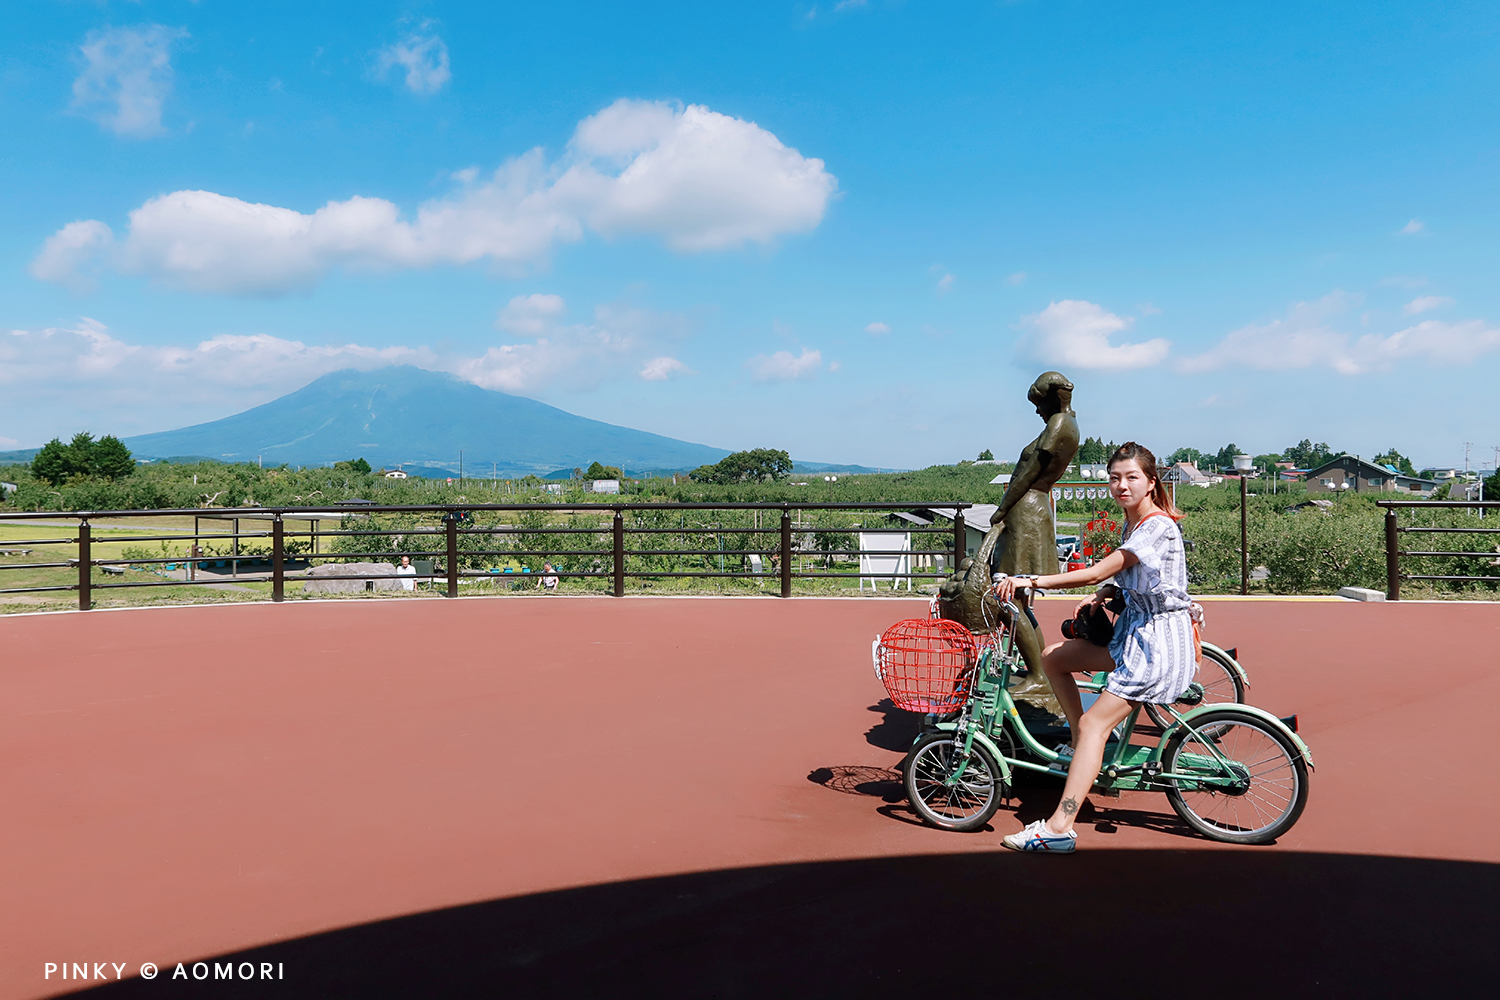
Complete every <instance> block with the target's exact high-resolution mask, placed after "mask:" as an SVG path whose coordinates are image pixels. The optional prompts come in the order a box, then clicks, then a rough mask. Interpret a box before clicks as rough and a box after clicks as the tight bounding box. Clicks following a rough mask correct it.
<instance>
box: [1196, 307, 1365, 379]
mask: <svg viewBox="0 0 1500 1000" xmlns="http://www.w3.org/2000/svg"><path fill="white" fill-rule="evenodd" d="M1354 301H1355V300H1354V299H1353V298H1351V297H1350V296H1348V295H1346V294H1344V293H1343V292H1338V291H1335V292H1332V293H1330V294H1328V295H1325V296H1324V297H1323V298H1321V299H1318V300H1317V301H1315V302H1298V303H1297V304H1296V305H1294V306H1292V307H1291V308H1290V309H1288V310H1287V315H1286V318H1285V319H1275V320H1272V321H1271V322H1269V323H1259V324H1257V323H1252V324H1249V325H1247V326H1243V327H1240V328H1239V329H1238V330H1235V331H1233V332H1231V333H1230V334H1229V335H1228V336H1226V337H1225V338H1224V339H1223V340H1221V341H1220V342H1219V343H1218V344H1216V345H1215V346H1214V347H1213V348H1212V349H1210V350H1208V351H1205V352H1204V353H1202V354H1198V355H1195V356H1193V357H1189V358H1184V359H1182V361H1181V362H1179V364H1178V369H1179V370H1180V371H1183V372H1189V373H1194V372H1206V371H1213V370H1215V369H1218V368H1226V367H1246V368H1255V369H1258V370H1261V371H1285V370H1289V369H1294V368H1307V367H1309V366H1311V365H1328V366H1330V367H1333V368H1335V369H1337V370H1339V371H1352V370H1353V369H1352V368H1351V366H1350V362H1349V360H1348V358H1347V356H1346V352H1345V347H1346V345H1347V343H1348V339H1349V338H1348V337H1347V336H1345V335H1344V334H1342V333H1339V332H1338V331H1336V330H1335V329H1333V327H1332V326H1331V325H1330V324H1329V321H1330V320H1331V319H1333V318H1334V317H1335V316H1338V315H1340V314H1342V313H1345V312H1347V311H1348V309H1349V307H1350V306H1351V304H1352V303H1353V302H1354Z"/></svg>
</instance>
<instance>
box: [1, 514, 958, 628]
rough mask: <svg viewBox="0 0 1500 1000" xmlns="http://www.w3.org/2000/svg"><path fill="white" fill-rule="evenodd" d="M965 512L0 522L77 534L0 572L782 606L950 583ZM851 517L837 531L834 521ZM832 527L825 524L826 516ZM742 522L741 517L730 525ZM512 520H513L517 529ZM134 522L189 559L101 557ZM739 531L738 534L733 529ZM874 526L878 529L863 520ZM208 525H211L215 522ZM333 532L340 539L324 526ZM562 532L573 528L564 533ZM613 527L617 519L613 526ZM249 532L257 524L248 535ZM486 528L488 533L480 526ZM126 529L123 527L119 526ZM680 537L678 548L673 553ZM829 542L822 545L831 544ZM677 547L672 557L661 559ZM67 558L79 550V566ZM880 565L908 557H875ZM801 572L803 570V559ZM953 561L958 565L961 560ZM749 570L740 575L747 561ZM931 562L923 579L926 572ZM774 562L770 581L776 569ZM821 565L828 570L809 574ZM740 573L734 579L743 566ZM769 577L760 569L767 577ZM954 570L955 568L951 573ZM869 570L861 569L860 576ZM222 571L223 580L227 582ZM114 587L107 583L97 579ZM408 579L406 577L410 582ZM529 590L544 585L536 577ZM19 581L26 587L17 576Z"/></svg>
mask: <svg viewBox="0 0 1500 1000" xmlns="http://www.w3.org/2000/svg"><path fill="white" fill-rule="evenodd" d="M970 506H971V505H970V504H966V503H953V502H947V501H944V502H940V503H939V502H933V503H822V504H790V503H743V504H713V503H580V504H561V503H560V504H451V505H438V504H433V505H418V506H394V505H378V504H368V505H358V506H341V505H336V506H333V507H275V508H271V507H244V508H214V509H185V510H117V511H67V512H35V513H33V512H26V513H0V525H9V524H15V523H17V522H20V523H30V522H42V523H46V522H53V523H56V522H58V521H62V522H64V523H66V524H68V525H69V526H70V527H74V528H75V533H74V534H73V535H72V536H71V537H65V538H23V539H17V540H9V541H5V542H0V553H4V554H10V555H14V554H18V553H19V554H22V555H23V556H24V555H29V554H31V553H33V552H36V551H37V550H42V551H43V552H48V553H50V552H56V553H57V557H56V558H53V559H50V560H49V559H46V558H42V559H40V560H38V561H34V562H33V561H27V562H21V563H8V564H7V563H0V584H3V583H5V582H8V581H7V580H6V574H7V573H13V572H19V571H26V570H56V569H72V570H74V571H75V572H76V578H70V580H69V582H67V583H49V584H42V585H33V586H18V587H4V586H0V594H24V593H44V592H56V591H77V593H78V607H79V608H80V609H81V610H88V609H89V608H91V607H92V606H93V598H94V592H95V591H100V590H103V591H110V590H123V589H129V588H144V587H173V586H177V587H180V586H195V585H198V586H201V585H212V584H216V583H218V584H222V583H228V582H234V581H252V580H259V581H266V580H268V581H269V582H270V584H271V599H272V600H273V601H281V600H284V599H285V597H286V583H287V581H288V580H294V581H296V580H307V579H323V580H327V579H335V578H336V579H342V580H370V581H374V580H387V579H390V573H388V572H384V571H383V572H381V573H379V574H369V575H359V574H341V575H340V576H338V577H327V576H314V575H313V569H314V568H315V567H316V566H318V565H326V564H329V563H332V562H344V563H348V562H352V561H358V560H361V559H367V560H377V561H381V562H394V561H395V560H397V559H399V558H400V557H401V556H403V555H404V556H407V557H409V558H410V559H411V560H412V561H413V563H414V564H416V565H420V566H421V570H419V571H418V573H417V574H416V576H415V578H413V577H412V576H410V575H408V576H407V577H406V579H415V581H420V582H425V583H426V584H427V585H428V586H438V585H441V586H442V587H443V589H444V591H445V593H446V595H447V596H448V597H457V596H458V592H459V584H460V581H462V580H465V579H475V578H480V579H486V580H491V581H494V580H508V581H515V580H518V579H521V578H522V577H521V575H520V574H519V573H515V574H514V575H512V574H513V571H514V568H515V567H513V566H512V567H510V570H511V571H512V572H506V571H504V570H502V569H501V568H500V564H501V563H511V562H517V561H523V562H525V563H526V564H527V566H526V569H527V570H528V571H529V570H530V565H531V564H536V563H540V562H541V561H542V560H547V561H548V562H555V563H557V565H556V566H554V569H553V575H556V576H557V577H559V578H576V579H588V578H601V579H605V580H608V581H609V582H610V584H611V586H610V592H611V593H613V594H614V596H616V597H620V596H624V594H625V583H626V581H627V580H628V579H687V578H702V579H709V578H713V579H728V580H753V581H758V582H760V583H766V582H771V581H776V582H779V587H780V595H781V596H782V597H791V596H792V582H793V581H794V580H810V579H839V578H844V579H853V578H865V579H871V578H875V577H878V578H879V579H881V580H887V579H893V578H902V579H906V580H912V579H919V578H938V577H943V576H946V575H947V572H950V571H951V567H953V566H956V565H957V563H958V561H959V560H960V559H962V558H963V555H964V551H965V525H964V516H963V512H964V511H965V510H966V509H968V508H969V507H970ZM931 507H942V508H948V509H952V510H953V511H954V513H955V517H954V519H953V521H952V523H951V526H949V525H938V524H935V523H933V522H932V520H931V519H922V518H911V517H910V516H909V513H910V512H912V511H917V510H922V509H926V508H931ZM690 512H691V513H693V514H694V516H697V517H702V516H704V515H713V514H718V515H724V516H721V517H719V518H718V519H717V520H716V521H714V522H707V523H695V524H693V525H691V526H690V525H688V524H687V523H686V520H687V516H688V514H689V513H690ZM898 512H903V513H906V514H908V517H907V521H908V523H907V524H904V525H900V526H894V527H891V526H885V525H888V524H890V523H891V517H892V515H894V514H897V513H898ZM835 513H836V514H841V515H844V516H843V517H842V518H839V519H836V520H832V521H830V520H827V519H826V515H829V514H835ZM670 514H677V515H679V517H680V518H681V523H680V524H679V525H678V526H675V527H674V526H671V525H670V524H665V523H663V522H664V521H665V520H666V519H667V517H668V516H669V515H670ZM819 514H822V515H825V519H824V521H823V522H821V523H820V522H819V520H818V519H817V517H816V515H819ZM854 514H873V515H876V517H878V518H881V519H882V520H881V524H882V526H881V527H871V526H870V525H868V524H866V523H864V522H863V521H861V522H859V523H847V519H848V516H849V515H854ZM730 515H734V516H730ZM186 517H192V518H193V519H194V522H193V528H192V530H191V531H186V530H167V529H162V528H160V527H159V526H152V525H150V521H151V519H157V520H162V519H168V518H186ZM382 517H385V518H387V519H390V518H396V519H398V520H403V521H404V522H406V523H402V524H399V525H394V524H386V525H381V524H380V519H381V518H382ZM506 518H509V520H506ZM105 519H108V520H110V521H112V522H118V521H121V520H123V521H127V522H128V521H131V520H135V521H137V522H138V523H143V524H145V525H147V527H146V530H156V531H158V533H156V534H131V535H129V536H126V537H120V538H116V539H110V542H111V543H112V544H117V543H123V542H128V543H131V544H139V543H145V542H160V543H162V544H163V547H165V545H166V543H179V544H185V545H186V546H187V548H186V551H185V552H184V553H182V554H175V553H174V554H164V555H156V556H153V555H143V554H141V553H140V552H139V551H138V552H136V553H134V554H127V555H122V556H121V557H119V558H97V557H96V556H95V553H94V545H95V544H96V542H100V541H102V540H103V539H96V538H95V536H94V522H97V521H103V520H105ZM731 520H734V521H736V523H734V524H725V523H724V522H725V521H731ZM865 520H868V519H865ZM205 521H207V522H209V524H208V526H207V527H205V525H204V523H203V522H205ZM329 521H332V522H335V523H336V524H337V525H338V526H337V527H336V528H326V527H324V526H323V525H324V523H325V522H329ZM558 521H560V522H561V523H554V522H558ZM604 521H607V522H608V524H607V525H606V524H605V523H604ZM247 522H248V523H247ZM481 522H488V523H481ZM111 526H112V527H117V526H118V525H117V524H115V525H111ZM861 533H862V534H906V535H915V536H923V535H945V536H948V539H947V540H946V543H945V544H942V545H941V546H940V547H933V548H928V549H915V548H914V549H913V551H911V552H910V553H909V558H908V559H907V560H906V568H905V570H904V571H899V572H883V571H882V572H880V573H878V574H876V573H871V572H864V571H856V572H839V571H835V570H834V569H832V568H831V564H832V563H833V562H835V561H836V560H837V559H838V558H839V557H844V558H847V557H858V556H860V555H861V554H862V551H861V550H860V549H850V548H847V547H845V548H838V547H835V546H836V545H837V543H838V542H839V540H840V539H841V537H842V536H852V535H855V534H861ZM673 536H676V539H677V541H676V542H675V544H674V541H673ZM695 538H696V539H698V540H700V541H701V540H703V539H705V538H712V539H714V540H715V545H714V547H712V548H709V547H705V546H704V545H698V546H696V547H695V546H693V545H691V544H690V543H691V541H692V540H693V539H695ZM819 538H821V540H822V544H820V543H819ZM661 545H665V546H666V547H659V546H661ZM68 547H76V549H75V550H74V552H73V554H72V557H71V558H68V557H66V556H67V550H68ZM863 554H866V555H870V554H874V555H884V556H891V555H905V554H906V553H892V552H885V551H880V552H869V551H865V552H864V553H863ZM799 560H800V561H801V562H802V563H803V565H800V566H799V565H796V563H797V562H798V561H799ZM950 560H951V561H950ZM736 561H738V562H739V563H740V565H739V566H737V567H734V564H735V562H736ZM919 561H921V562H926V563H928V564H929V565H928V567H927V571H925V572H924V571H919V570H918V568H917V564H918V562H919ZM766 562H769V563H770V571H769V572H768V571H767V568H766V566H765V563H766ZM809 562H813V563H816V562H821V563H822V564H823V566H822V568H821V570H820V569H819V568H818V567H816V566H812V567H809V566H808V565H806V564H807V563H809ZM126 567H135V568H137V569H139V568H146V569H152V570H155V571H156V572H157V573H158V575H159V574H161V573H164V572H165V573H177V572H180V573H181V574H182V578H181V579H176V578H173V579H160V580H125V579H117V578H119V577H123V576H125V575H126V574H125V569H126ZM731 567H734V568H731ZM756 567H759V568H756ZM944 567H946V568H944ZM861 569H862V570H863V567H861ZM221 571H222V572H221ZM101 574H102V575H104V576H105V577H106V579H102V580H101V579H97V578H96V577H98V576H99V575H101ZM398 579H400V578H398ZM525 579H527V580H528V581H529V580H535V579H537V576H536V574H535V573H531V575H529V576H528V577H526V578H525ZM11 581H14V578H13V577H12V578H11Z"/></svg>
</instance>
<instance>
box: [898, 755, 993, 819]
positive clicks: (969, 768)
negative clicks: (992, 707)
mask: <svg viewBox="0 0 1500 1000" xmlns="http://www.w3.org/2000/svg"><path fill="white" fill-rule="evenodd" d="M961 750H962V745H961V744H960V743H958V741H956V740H955V739H954V738H953V734H952V733H950V732H946V731H940V732H935V733H928V734H926V735H925V736H923V737H922V738H921V739H919V740H917V742H916V745H915V746H913V747H912V748H911V752H910V753H909V754H908V755H907V757H906V767H905V768H904V771H905V772H906V773H905V780H906V797H907V799H908V800H909V801H910V802H911V806H912V808H913V809H915V810H916V812H917V815H918V816H920V817H922V820H923V822H926V823H929V824H931V825H932V826H935V827H938V828H940V829H943V830H955V831H958V832H960V833H966V832H968V831H970V830H979V829H982V828H983V827H984V825H985V824H986V823H988V822H989V821H990V818H991V817H992V816H994V815H995V810H996V809H998V808H1000V799H1001V797H1002V796H1003V795H1004V794H1005V781H1004V779H1003V778H1001V776H1000V775H1001V771H1000V765H999V763H998V762H997V761H996V760H995V757H994V755H993V754H991V753H990V751H989V750H988V749H987V748H986V747H985V746H984V745H983V744H981V743H975V744H974V745H973V748H972V752H971V753H970V754H969V756H968V762H967V765H966V766H965V767H964V772H963V774H962V775H960V776H959V778H958V780H957V781H953V780H952V776H953V773H954V772H955V771H957V770H958V767H959V764H960V763H961V762H962V755H961Z"/></svg>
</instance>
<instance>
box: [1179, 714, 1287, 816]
mask: <svg viewBox="0 0 1500 1000" xmlns="http://www.w3.org/2000/svg"><path fill="white" fill-rule="evenodd" d="M1193 728H1194V729H1195V730H1197V732H1196V733H1195V732H1190V731H1189V730H1188V729H1187V728H1186V727H1183V726H1179V727H1178V729H1177V730H1176V731H1175V732H1174V733H1173V734H1172V735H1171V737H1170V738H1169V739H1168V740H1167V747H1166V751H1165V752H1164V753H1163V754H1162V761H1161V762H1162V768H1163V769H1164V770H1165V771H1166V773H1167V774H1169V775H1172V777H1169V778H1162V779H1161V781H1162V783H1163V784H1165V785H1166V786H1167V801H1168V802H1171V803H1172V809H1173V810H1174V811H1175V812H1176V813H1177V815H1178V816H1181V817H1182V820H1183V822H1184V823H1186V824H1187V825H1188V826H1190V827H1192V828H1193V829H1194V830H1197V831H1198V832H1199V833H1201V834H1203V835H1204V836H1205V837H1209V838H1211V839H1213V840H1221V841H1224V842H1226V843H1231V844H1267V843H1270V842H1271V841H1273V840H1275V839H1276V838H1277V837H1279V836H1281V835H1282V834H1283V833H1285V832H1286V831H1288V830H1290V829H1291V828H1292V826H1293V824H1295V823H1296V822H1297V818H1298V817H1299V816H1301V815H1302V810H1303V808H1304V807H1305V806H1306V805H1307V761H1306V760H1304V759H1303V756H1302V751H1301V750H1299V749H1298V748H1297V745H1296V744H1295V743H1293V742H1292V741H1291V740H1290V739H1289V738H1287V736H1286V734H1285V733H1283V732H1281V731H1280V730H1279V729H1277V728H1276V727H1275V726H1273V725H1272V724H1271V723H1269V722H1266V721H1265V720H1263V719H1261V718H1259V717H1257V716H1254V715H1250V714H1248V713H1245V712H1237V711H1235V710H1234V709H1233V708H1224V709H1217V710H1213V711H1209V712H1205V713H1203V714H1202V715H1200V716H1197V717H1196V718H1194V719H1193Z"/></svg>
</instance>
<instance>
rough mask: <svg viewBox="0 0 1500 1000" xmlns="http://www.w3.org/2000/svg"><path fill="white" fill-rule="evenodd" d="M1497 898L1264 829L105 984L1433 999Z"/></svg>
mask: <svg viewBox="0 0 1500 1000" xmlns="http://www.w3.org/2000/svg"><path fill="white" fill-rule="evenodd" d="M1497 897H1500V866H1497V865H1488V864H1480V863H1475V862H1459V861H1431V860H1417V859H1407V858H1386V857H1369V856H1356V855H1318V854H1297V853H1289V852H1277V851H1264V850H1255V849H1243V850H1234V849H1229V850H1194V851H1110V850H1095V851H1088V852H1080V853H1079V854H1077V855H1074V856H1071V857H1036V856H1029V855H1017V854H1010V853H1007V852H1004V851H999V852H983V853H972V854H960V855H940V856H920V857H900V858H879V859H873V860H860V861H839V862H826V863H813V864H797V865H775V866H770V867H765V868H749V869H735V870H727V871H714V872H704V873H699V874H691V875H679V876H672V877H667V878H656V879H645V880H641V881H634V882H621V883H615V884H610V885H596V886H588V887H585V888H580V889H570V890H565V891H560V892H550V893H543V894H539V895H535V896H527V897H521V898H516V899H501V900H494V901H490V902H485V903H478V904H474V905H471V906H462V907H455V908H452V909H447V910H439V911H434V912H430V913H421V914H416V915H413V916H408V917H401V918H397V919H392V920H385V921H381V922H378V923H373V924H367V925H363V926H359V927H350V928H345V929H343V930H337V931H331V932H328V933H324V934H317V935H313V936H310V937H305V938H300V939H297V940H292V941H286V942H282V943H279V944H273V945H267V946H265V947H261V948H255V949H251V950H249V951H244V952H239V953H236V954H233V955H225V956H219V958H218V961H219V962H234V963H236V964H238V963H241V962H254V963H260V962H273V963H278V964H281V965H282V966H283V967H284V969H285V979H284V980H283V981H281V982H258V981H251V982H239V981H236V982H233V983H229V982H214V981H212V980H210V981H208V982H202V983H198V982H187V983H184V982H183V981H182V980H180V979H179V980H177V981H175V982H173V981H171V980H170V978H169V977H170V973H171V969H170V968H168V969H165V970H163V974H162V975H161V976H160V977H159V978H158V979H156V980H155V981H151V982H144V981H141V980H130V981H125V982H122V983H117V984H112V985H109V986H105V987H102V988H100V989H99V990H98V991H96V992H100V993H103V994H105V995H106V996H119V997H130V996H142V997H155V996H161V995H163V994H164V993H170V994H173V995H191V996H205V995H212V996H247V997H250V996H253V997H265V996H298V997H344V996H349V997H408V996H433V997H454V996H515V997H528V998H529V997H591V998H592V997H627V996H629V997H651V998H661V997H745V998H752V997H753V998H763V997H810V996H818V997H823V996H838V997H842V996H897V995H902V996H911V995H921V994H922V993H923V992H926V991H933V992H935V993H936V995H944V994H948V993H952V992H954V991H961V992H962V993H964V994H969V993H973V994H975V995H984V996H995V997H1014V996H1027V995H1037V996H1040V995H1052V994H1053V993H1055V992H1056V991H1057V990H1058V989H1059V988H1062V989H1064V990H1065V991H1067V992H1068V993H1069V994H1070V995H1072V994H1075V993H1076V991H1078V990H1091V991H1092V990H1108V991H1109V992H1108V995H1110V996H1114V997H1119V996H1157V995H1160V994H1161V993H1163V992H1164V991H1165V992H1170V993H1178V992H1182V993H1183V994H1185V995H1187V994H1191V995H1198V994H1202V995H1207V996H1213V997H1215V998H1216V1000H1218V998H1234V997H1257V998H1259V997H1266V996H1277V997H1367V996H1422V995H1431V994H1432V993H1434V992H1436V991H1437V990H1439V989H1441V990H1442V992H1444V993H1456V992H1461V991H1462V990H1463V988H1464V987H1465V986H1468V985H1471V984H1476V983H1479V982H1486V981H1489V965H1490V958H1489V956H1490V954H1491V949H1492V947H1493V941H1492V933H1493V926H1494V924H1493V921H1492V919H1490V917H1489V914H1490V912H1491V908H1492V906H1493V905H1494V900H1495V899H1496V898H1497ZM210 961H212V960H210ZM1481 976H1483V977H1485V978H1483V979H1481ZM1028 991H1032V992H1029V993H1028Z"/></svg>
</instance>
